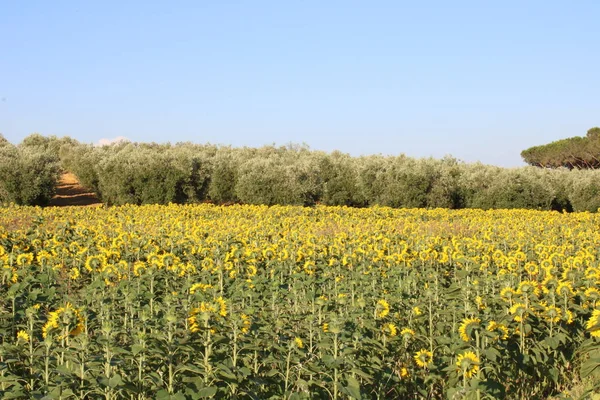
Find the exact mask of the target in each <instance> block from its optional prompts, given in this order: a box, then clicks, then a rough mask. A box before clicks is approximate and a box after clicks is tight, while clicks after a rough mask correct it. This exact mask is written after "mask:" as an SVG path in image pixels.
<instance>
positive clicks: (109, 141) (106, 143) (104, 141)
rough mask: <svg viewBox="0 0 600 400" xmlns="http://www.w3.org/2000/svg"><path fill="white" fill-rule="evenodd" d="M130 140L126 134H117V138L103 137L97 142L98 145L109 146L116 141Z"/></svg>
mask: <svg viewBox="0 0 600 400" xmlns="http://www.w3.org/2000/svg"><path fill="white" fill-rule="evenodd" d="M130 141H131V140H129V139H128V138H126V137H125V136H117V137H116V138H113V139H106V138H102V139H100V140H98V143H96V146H109V145H111V144H115V143H121V142H130Z"/></svg>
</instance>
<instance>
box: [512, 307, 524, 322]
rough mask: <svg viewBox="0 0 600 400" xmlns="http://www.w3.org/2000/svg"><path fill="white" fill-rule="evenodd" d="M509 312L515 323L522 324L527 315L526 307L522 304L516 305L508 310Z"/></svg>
mask: <svg viewBox="0 0 600 400" xmlns="http://www.w3.org/2000/svg"><path fill="white" fill-rule="evenodd" d="M509 312H510V313H511V314H513V315H514V316H515V321H517V322H522V321H523V320H524V319H525V317H526V314H527V307H525V304H523V303H516V304H514V305H513V306H512V307H511V308H510V309H509Z"/></svg>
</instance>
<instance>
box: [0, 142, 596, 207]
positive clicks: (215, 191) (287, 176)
mask: <svg viewBox="0 0 600 400" xmlns="http://www.w3.org/2000/svg"><path fill="white" fill-rule="evenodd" d="M61 171H70V172H72V173H74V174H75V175H76V176H77V177H78V179H79V180H80V182H81V183H82V185H83V186H85V187H86V188H88V189H90V190H93V191H95V192H96V193H97V195H98V196H99V197H100V199H101V200H102V201H103V202H104V203H106V204H108V205H121V204H168V203H171V202H173V203H196V202H205V201H210V202H214V203H217V204H231V203H245V204H267V205H274V204H284V205H305V206H311V205H315V204H325V205H341V206H352V207H369V206H373V205H381V206H389V207H429V208H436V207H443V208H452V209H460V208H482V209H492V208H529V209H539V210H566V211H597V210H598V208H600V171H594V170H578V169H573V170H570V169H568V168H559V169H547V168H536V167H533V166H527V167H521V168H501V167H495V166H490V165H484V164H481V163H465V162H462V161H459V160H457V159H455V158H452V157H445V158H443V159H433V158H422V159H416V158H411V157H407V156H405V155H398V156H383V155H371V156H361V157H352V156H350V155H348V154H345V153H341V152H339V151H334V152H330V153H328V152H322V151H315V150H310V149H309V148H308V147H306V146H302V145H287V146H264V147H260V148H250V147H241V148H234V147H230V146H219V145H211V144H194V143H189V142H186V143H177V144H157V143H131V142H123V143H116V144H112V145H107V146H94V145H91V144H84V143H80V142H78V141H76V140H74V139H71V138H68V137H64V138H57V137H44V136H41V135H38V134H34V135H30V136H28V137H27V138H25V139H24V140H23V142H21V143H20V144H18V145H12V144H10V143H8V142H7V141H6V140H5V139H4V138H0V203H4V204H6V203H16V204H29V205H45V204H47V203H48V201H49V200H50V199H51V197H52V195H53V193H54V187H55V185H56V181H57V179H58V176H59V174H60V172H61Z"/></svg>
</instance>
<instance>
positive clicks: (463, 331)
mask: <svg viewBox="0 0 600 400" xmlns="http://www.w3.org/2000/svg"><path fill="white" fill-rule="evenodd" d="M480 323H481V320H480V319H479V318H465V319H463V322H462V324H460V327H459V328H458V332H459V334H460V338H461V339H462V340H463V341H465V342H468V341H470V340H471V337H470V336H471V331H472V330H473V328H474V327H475V326H477V325H478V324H480Z"/></svg>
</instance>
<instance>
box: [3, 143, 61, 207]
mask: <svg viewBox="0 0 600 400" xmlns="http://www.w3.org/2000/svg"><path fill="white" fill-rule="evenodd" d="M39 137H40V138H43V137H41V136H39ZM33 139H34V140H28V139H27V138H26V139H25V140H24V141H23V143H21V144H20V145H18V146H14V145H12V144H10V143H9V142H8V141H6V140H5V139H4V137H1V136H0V203H15V204H21V205H46V204H48V202H49V201H50V199H51V198H52V196H53V195H54V191H55V186H56V182H57V180H58V175H59V165H58V162H59V160H58V157H57V155H56V154H55V153H54V151H53V150H52V149H50V148H48V146H47V143H46V142H45V139H44V140H43V141H42V142H36V141H35V139H36V138H35V137H34V138H33Z"/></svg>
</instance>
